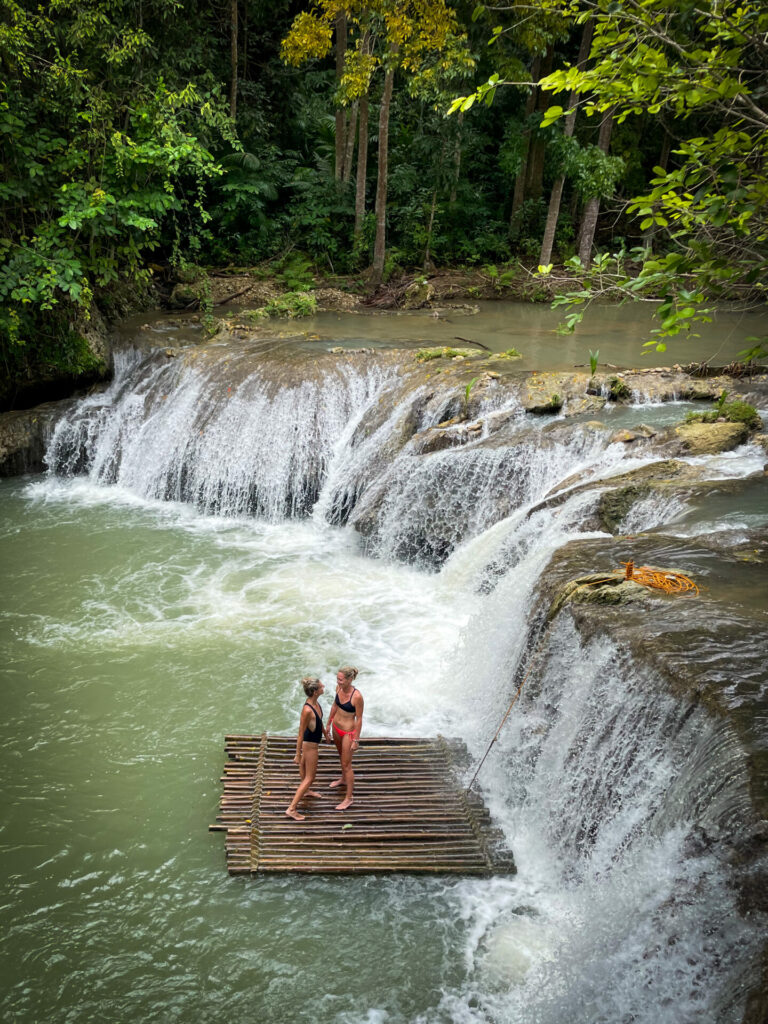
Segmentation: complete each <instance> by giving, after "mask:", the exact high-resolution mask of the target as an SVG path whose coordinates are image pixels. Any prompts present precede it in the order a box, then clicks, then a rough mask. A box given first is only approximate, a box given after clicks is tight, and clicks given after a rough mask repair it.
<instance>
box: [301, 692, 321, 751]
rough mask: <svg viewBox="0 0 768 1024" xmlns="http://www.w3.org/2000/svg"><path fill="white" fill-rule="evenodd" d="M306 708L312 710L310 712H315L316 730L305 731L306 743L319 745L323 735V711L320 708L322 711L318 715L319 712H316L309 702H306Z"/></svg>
mask: <svg viewBox="0 0 768 1024" xmlns="http://www.w3.org/2000/svg"><path fill="white" fill-rule="evenodd" d="M304 707H305V708H310V710H312V711H314V712H315V728H314V729H307V728H305V729H304V742H305V743H319V742H320V740H321V739H322V735H323V709H322V708H320V711H319V713H318V712H317V711H315V709H314V708H313V707H312V705H311V704H310V703H309V701H305V702H304Z"/></svg>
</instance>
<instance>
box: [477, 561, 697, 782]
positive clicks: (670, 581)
mask: <svg viewBox="0 0 768 1024" xmlns="http://www.w3.org/2000/svg"><path fill="white" fill-rule="evenodd" d="M621 564H622V565H623V566H624V577H623V580H619V581H618V582H624V581H626V580H631V581H632V582H633V583H639V584H640V585H641V586H643V587H649V588H650V589H652V590H663V591H664V593H666V594H685V593H692V594H693V595H698V593H699V588H698V587H697V585H696V584H695V583H694V582H693V580H692V579H691V578H690V577H689V576H686V575H685V574H684V573H681V572H673V571H672V570H663V569H651V568H650V567H649V566H647V565H640V566H635V563H634V562H633V561H631V560H630V561H629V562H622V563H621ZM616 576H617V574H616V573H614V575H612V576H606V577H604V578H600V579H596V580H589V581H588V582H586V583H582V584H581V586H580V587H579V588H578V589H581V587H596V586H600V585H602V584H605V583H616V582H617V579H616ZM553 625H554V620H553V621H552V622H551V623H550V624H549V626H548V627H547V629H546V630H545V631H544V633H542V635H541V636H540V637H539V639H538V640H537V642H536V647H535V649H534V651H533V654H532V656H531V660H530V662H529V664H528V668H527V669H526V671H525V675H524V676H523V678H522V681H521V683H520V685H519V686H518V688H517V690H515V695H514V697H513V698H512V701H511V702H510V705H509V707H508V708H507V710H506V711H505V712H504V717H503V718H502V720H501V722H500V723H499V727H498V729H497V730H496V732H495V733H494V736H493V739H492V740H491V742H490V743H489V744H488V746H487V747H486V750H485V753H484V754H483V756H482V759H481V761H480V764H479V765H478V766H477V769H476V771H475V774H474V775H473V776H472V781H471V782H470V783H469V785H468V786H467V789H466V792H467V793H469V791H470V790H471V789H472V787H473V786H474V784H475V780H476V779H477V776H478V775H479V774H480V769H481V768H482V767H483V765H484V764H485V759H486V758H487V757H488V755H489V754H490V752H491V748H492V747H493V745H494V743H495V742H496V740H497V739H498V738H499V736H500V734H501V730H502V729H503V728H504V725H505V723H506V721H507V719H508V718H509V716H510V714H511V712H512V708H513V707H514V706H515V704H517V702H518V700H519V698H520V694H521V693H522V692H523V686H524V685H525V681H526V680H527V679H528V676H529V675H530V674H531V671H532V670H533V666H534V664H535V663H536V656H537V654H538V653H539V651H540V649H541V648H543V645H544V641H545V640H546V638H547V636H548V635H549V632H550V630H551V629H552V626H553Z"/></svg>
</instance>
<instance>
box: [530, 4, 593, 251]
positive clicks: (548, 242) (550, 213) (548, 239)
mask: <svg viewBox="0 0 768 1024" xmlns="http://www.w3.org/2000/svg"><path fill="white" fill-rule="evenodd" d="M593 28H594V23H593V21H592V19H591V18H590V20H589V21H588V22H586V24H585V25H584V31H583V32H582V33H581V45H580V46H579V58H578V61H577V62H576V67H577V68H578V70H579V71H583V70H584V68H585V67H586V65H587V60H588V58H589V51H590V47H591V46H592V31H593ZM578 98H579V94H578V93H576V92H572V93H571V95H570V96H569V97H568V109H569V110H571V113H570V114H568V115H567V117H566V119H565V125H564V127H563V135H565V137H566V138H567V139H570V138H571V136H572V135H573V131H574V128H575V127H576V109H575V108H576V102H577V101H578ZM564 185H565V175H564V174H561V175H559V176H558V178H557V179H556V181H555V183H554V185H553V186H552V194H551V196H550V197H549V209H548V210H547V223H546V225H545V227H544V237H543V239H542V240H541V253H540V254H539V265H540V266H544V267H545V266H547V265H548V264H549V262H550V261H551V259H552V246H553V245H554V244H555V234H556V232H557V222H558V220H559V218H560V201H561V200H562V198H563V186H564Z"/></svg>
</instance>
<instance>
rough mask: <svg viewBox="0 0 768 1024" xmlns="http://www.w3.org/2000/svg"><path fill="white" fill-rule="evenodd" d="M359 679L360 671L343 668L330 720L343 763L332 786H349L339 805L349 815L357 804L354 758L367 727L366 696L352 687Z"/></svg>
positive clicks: (337, 682) (337, 678)
mask: <svg viewBox="0 0 768 1024" xmlns="http://www.w3.org/2000/svg"><path fill="white" fill-rule="evenodd" d="M355 679H357V669H356V668H340V669H339V671H338V672H337V673H336V698H335V699H334V702H333V707H332V708H331V714H330V716H329V718H328V728H329V729H330V727H331V724H333V742H334V743H335V744H336V749H337V750H338V752H339V758H340V759H341V778H340V779H336V780H335V781H334V782H332V783H331V788H334V789H335V788H336V787H337V786H342V785H343V786H346V793H345V795H344V799H343V800H342V801H341V803H340V804H337V805H336V810H337V811H346V809H347V808H348V807H351V806H352V803H353V800H352V793H353V791H354V788H355V773H354V772H353V771H352V755H353V754H354V752H355V751H356V750H357V747H358V744H359V740H360V731H361V729H362V727H363V695H362V693H360V691H359V690H358V689H357V688H356V687H355V686H353V685H352V684H353V683H354V681H355Z"/></svg>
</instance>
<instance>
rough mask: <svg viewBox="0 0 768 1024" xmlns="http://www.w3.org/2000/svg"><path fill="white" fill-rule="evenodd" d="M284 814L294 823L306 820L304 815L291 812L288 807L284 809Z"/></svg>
mask: <svg viewBox="0 0 768 1024" xmlns="http://www.w3.org/2000/svg"><path fill="white" fill-rule="evenodd" d="M285 813H286V814H287V815H288V817H289V818H293V820H294V821H304V819H305V818H306V814H299V812H298V811H294V810H291V808H290V807H287V808H286V811H285Z"/></svg>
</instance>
